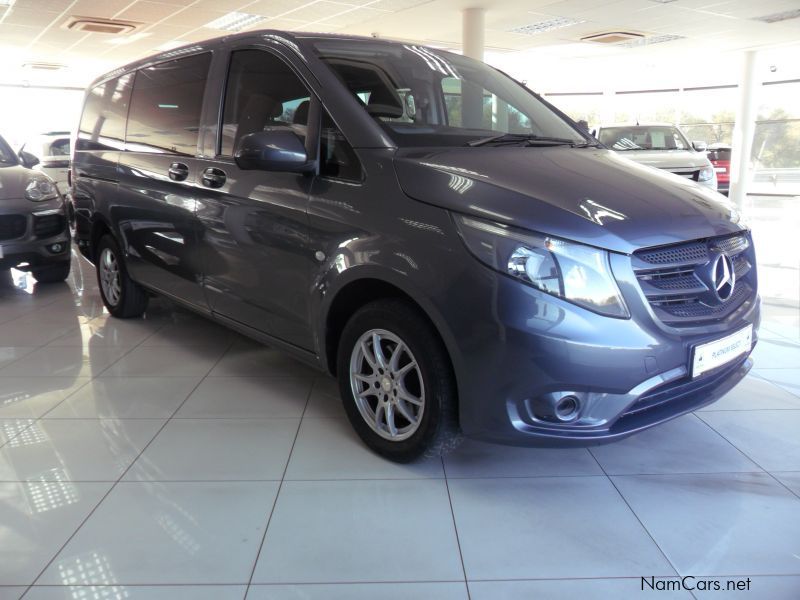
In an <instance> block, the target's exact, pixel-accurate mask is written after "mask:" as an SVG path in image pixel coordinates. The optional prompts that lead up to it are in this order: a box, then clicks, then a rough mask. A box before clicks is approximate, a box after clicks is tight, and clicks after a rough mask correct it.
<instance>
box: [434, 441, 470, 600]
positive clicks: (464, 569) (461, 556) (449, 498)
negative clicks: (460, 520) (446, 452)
mask: <svg viewBox="0 0 800 600" xmlns="http://www.w3.org/2000/svg"><path fill="white" fill-rule="evenodd" d="M439 460H441V461H442V473H443V474H444V487H445V490H447V502H448V503H449V504H450V516H451V518H452V519H453V532H454V533H455V534H456V546H458V558H459V560H460V561H461V572H462V573H463V574H464V588H465V589H466V591H467V600H471V598H472V592H471V591H470V589H469V581H468V580H467V567H466V566H465V565H464V552H463V551H462V550H461V538H460V537H459V535H458V525H457V524H456V511H455V510H454V509H453V497H452V496H451V495H450V484H449V483H448V481H447V467H446V466H445V464H444V456H443V455H440V456H439Z"/></svg>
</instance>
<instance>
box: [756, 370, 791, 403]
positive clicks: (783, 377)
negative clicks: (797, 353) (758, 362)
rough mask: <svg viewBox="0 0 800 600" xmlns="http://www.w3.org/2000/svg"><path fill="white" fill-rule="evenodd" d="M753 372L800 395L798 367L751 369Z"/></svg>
mask: <svg viewBox="0 0 800 600" xmlns="http://www.w3.org/2000/svg"><path fill="white" fill-rule="evenodd" d="M753 373H755V374H756V375H757V376H759V377H763V378H764V379H766V380H767V381H770V382H772V383H774V384H775V385H777V386H780V387H782V388H783V389H784V390H786V391H787V392H789V393H791V394H794V395H795V396H798V397H800V369H753Z"/></svg>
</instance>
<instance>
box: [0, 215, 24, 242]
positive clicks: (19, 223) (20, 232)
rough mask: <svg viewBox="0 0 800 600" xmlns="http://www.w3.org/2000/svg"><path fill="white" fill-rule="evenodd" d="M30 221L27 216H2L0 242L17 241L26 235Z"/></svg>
mask: <svg viewBox="0 0 800 600" xmlns="http://www.w3.org/2000/svg"><path fill="white" fill-rule="evenodd" d="M27 226H28V219H27V218H26V217H25V215H0V240H15V239H17V238H21V237H22V236H24V235H25V229H26V228H27Z"/></svg>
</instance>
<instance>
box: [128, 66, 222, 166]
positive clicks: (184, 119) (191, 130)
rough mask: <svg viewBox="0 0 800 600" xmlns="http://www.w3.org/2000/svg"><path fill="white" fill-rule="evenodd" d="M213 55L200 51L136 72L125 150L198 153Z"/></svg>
mask: <svg viewBox="0 0 800 600" xmlns="http://www.w3.org/2000/svg"><path fill="white" fill-rule="evenodd" d="M210 64H211V54H210V53H205V54H198V55H196V56H189V57H187V58H179V59H177V60H171V61H168V62H163V63H159V64H157V65H152V66H150V67H145V68H143V69H140V70H139V71H137V72H136V79H135V81H134V84H133V94H132V96H131V109H130V114H129V117H128V131H127V134H126V136H125V149H126V150H132V151H138V152H159V153H172V154H185V155H194V154H196V152H197V141H198V138H199V132H200V111H201V109H202V105H203V91H204V90H205V85H206V79H207V77H208V67H209V65H210Z"/></svg>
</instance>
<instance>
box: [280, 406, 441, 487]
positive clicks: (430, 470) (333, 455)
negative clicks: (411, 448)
mask: <svg viewBox="0 0 800 600" xmlns="http://www.w3.org/2000/svg"><path fill="white" fill-rule="evenodd" d="M425 477H444V472H443V470H442V461H441V459H440V458H439V457H438V456H436V457H431V458H422V459H420V460H418V461H415V462H412V463H405V464H399V463H395V462H392V461H389V460H386V459H385V458H382V457H380V456H378V455H377V454H375V453H374V452H372V450H370V449H369V448H367V446H365V445H364V443H363V442H362V441H361V438H359V437H358V436H357V435H356V432H355V431H354V430H353V428H352V426H351V425H350V422H349V421H348V420H347V419H311V418H304V419H303V423H302V424H301V425H300V433H299V434H298V435H297V442H296V443H295V445H294V450H293V451H292V458H291V460H290V461H289V468H288V469H287V471H286V479H416V478H425Z"/></svg>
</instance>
